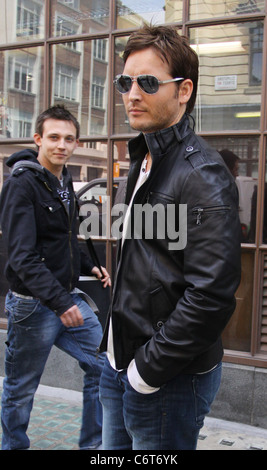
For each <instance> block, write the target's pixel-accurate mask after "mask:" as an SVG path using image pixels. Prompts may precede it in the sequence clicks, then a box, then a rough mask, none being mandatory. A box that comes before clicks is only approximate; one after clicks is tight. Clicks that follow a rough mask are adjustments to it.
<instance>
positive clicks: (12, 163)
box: [6, 149, 44, 174]
mask: <svg viewBox="0 0 267 470" xmlns="http://www.w3.org/2000/svg"><path fill="white" fill-rule="evenodd" d="M37 156H38V153H37V152H36V151H35V150H32V149H25V150H20V151H19V152H15V153H13V154H12V155H11V156H10V157H9V158H8V160H7V162H6V164H7V166H8V167H10V168H12V174H13V173H14V172H16V171H17V170H19V169H20V168H32V169H33V170H37V171H39V172H40V173H44V168H43V167H42V165H40V163H39V162H38V160H37Z"/></svg>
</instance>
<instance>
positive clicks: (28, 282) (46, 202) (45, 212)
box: [0, 150, 93, 315]
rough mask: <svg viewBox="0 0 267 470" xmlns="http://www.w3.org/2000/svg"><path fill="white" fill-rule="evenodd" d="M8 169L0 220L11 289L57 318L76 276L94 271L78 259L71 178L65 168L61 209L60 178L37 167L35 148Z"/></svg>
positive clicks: (68, 300)
mask: <svg viewBox="0 0 267 470" xmlns="http://www.w3.org/2000/svg"><path fill="white" fill-rule="evenodd" d="M7 165H8V166H9V167H13V169H12V173H11V176H10V177H9V178H8V179H7V181H6V182H5V184H4V186H3V189H2V193H1V198H0V217H1V219H0V220H1V228H2V232H3V239H4V242H5V244H6V247H7V251H8V262H7V266H6V271H5V274H6V277H7V280H8V282H9V284H10V289H11V290H12V291H15V292H17V293H19V294H23V295H30V296H33V297H36V298H39V299H40V301H41V302H42V304H44V305H46V306H47V307H48V308H50V309H51V310H53V311H54V312H55V313H56V314H57V315H61V314H63V313H64V312H65V311H66V310H68V309H69V308H70V307H71V306H72V305H73V304H74V303H73V300H72V297H71V296H70V294H69V293H70V292H71V290H72V289H73V288H74V287H76V286H77V282H78V279H79V275H80V273H81V272H82V273H83V274H90V273H91V270H92V268H93V264H92V262H91V259H90V258H89V257H87V256H86V255H85V254H83V256H80V254H81V253H80V248H79V245H78V240H77V232H76V214H77V205H76V200H75V194H74V191H73V186H72V180H71V176H70V175H69V173H68V172H67V170H66V168H64V170H63V176H64V188H63V189H66V190H67V192H68V193H69V204H67V205H65V204H64V202H63V200H62V197H60V194H59V192H58V189H62V188H61V187H60V184H59V181H58V179H57V178H56V177H55V176H54V175H53V174H52V173H50V172H49V171H48V170H47V169H46V168H43V167H42V166H41V165H40V164H39V162H38V160H37V153H36V152H35V151H34V150H23V151H21V152H17V153H15V154H13V155H11V157H10V158H9V159H8V161H7ZM81 263H82V265H81Z"/></svg>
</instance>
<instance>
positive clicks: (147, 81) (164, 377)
mask: <svg viewBox="0 0 267 470" xmlns="http://www.w3.org/2000/svg"><path fill="white" fill-rule="evenodd" d="M123 59H124V70H123V74H122V75H119V76H117V77H116V79H115V84H116V87H117V90H118V91H119V92H120V93H122V96H123V101H124V105H125V109H126V112H127V115H128V118H129V122H130V125H131V126H132V127H133V128H134V129H136V130H139V131H141V134H140V135H139V136H138V137H136V138H133V139H132V140H131V141H130V143H129V152H130V158H131V166H130V170H129V176H128V184H127V190H126V200H125V202H126V205H127V206H128V209H127V212H126V215H125V219H124V227H123V231H122V240H121V241H120V247H119V252H118V268H117V275H116V279H115V283H114V293H113V299H112V305H111V309H110V317H109V320H108V323H107V327H106V329H105V332H104V337H103V339H102V343H101V347H100V350H101V351H103V350H107V360H106V363H105V366H104V370H103V373H102V376H101V381H100V399H101V402H102V405H103V413H104V428H103V446H104V449H127V448H128V449H129V448H130V449H144V450H162V449H195V448H196V444H197V437H198V433H199V430H200V428H201V427H202V426H203V422H204V417H205V415H206V414H207V413H208V412H209V409H210V405H211V403H212V401H213V399H214V397H215V395H216V392H217V390H218V387H219V384H220V377H221V360H222V356H223V349H222V343H221V333H222V331H223V329H224V327H225V326H226V324H227V322H228V320H229V318H230V317H231V315H232V313H233V312H234V309H235V297H234V294H235V291H236V289H237V287H238V285H239V282H240V222H239V217H238V194H237V187H236V185H235V182H234V179H233V177H232V176H231V174H230V172H229V170H228V169H227V167H226V166H225V164H224V162H223V160H222V158H221V157H220V155H219V154H218V153H217V152H215V151H214V150H213V149H211V148H210V147H209V146H208V145H207V144H206V143H205V142H204V141H203V140H202V139H201V138H199V137H197V136H196V135H195V133H194V132H193V130H192V129H191V128H190V125H189V117H188V114H189V113H190V112H191V111H192V109H193V107H194V102H195V98H196V89H197V81H198V58H197V56H196V54H195V53H194V51H193V50H192V49H191V48H190V46H189V44H188V43H187V40H186V38H181V37H180V36H179V35H178V34H177V32H176V31H175V30H174V29H173V28H171V27H167V26H160V27H152V26H151V27H149V26H145V27H143V28H141V29H140V30H139V31H137V32H136V33H133V34H132V35H131V36H130V39H129V41H128V43H127V45H126V49H125V52H124V56H123ZM149 211H150V212H149ZM157 216H158V217H157ZM157 218H158V219H159V220H157ZM146 224H147V225H146ZM140 225H141V227H140ZM175 234H176V239H175Z"/></svg>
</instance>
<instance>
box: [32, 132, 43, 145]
mask: <svg viewBox="0 0 267 470" xmlns="http://www.w3.org/2000/svg"><path fill="white" fill-rule="evenodd" d="M33 139H34V142H35V144H36V145H37V147H40V146H41V144H42V137H41V136H40V134H34V136H33Z"/></svg>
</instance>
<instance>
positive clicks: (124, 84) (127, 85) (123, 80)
mask: <svg viewBox="0 0 267 470" xmlns="http://www.w3.org/2000/svg"><path fill="white" fill-rule="evenodd" d="M116 85H117V89H118V90H119V92H120V93H127V92H128V91H129V90H130V89H131V86H132V79H131V77H128V76H127V75H121V76H120V77H119V78H118V79H117V82H116Z"/></svg>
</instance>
